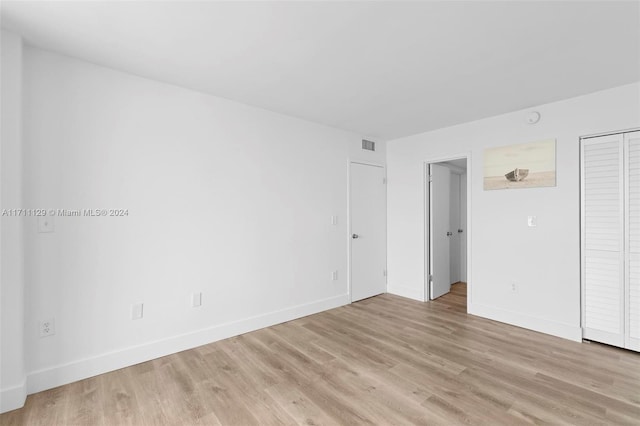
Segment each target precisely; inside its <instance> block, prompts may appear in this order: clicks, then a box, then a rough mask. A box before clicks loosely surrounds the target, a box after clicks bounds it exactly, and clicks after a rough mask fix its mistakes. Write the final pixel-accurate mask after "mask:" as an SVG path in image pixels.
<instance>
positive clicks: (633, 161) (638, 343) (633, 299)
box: [624, 131, 640, 351]
mask: <svg viewBox="0 0 640 426" xmlns="http://www.w3.org/2000/svg"><path fill="white" fill-rule="evenodd" d="M624 148H625V183H626V185H625V186H626V190H625V205H626V218H625V229H626V230H627V231H626V232H625V233H626V235H627V238H626V241H625V265H626V267H625V274H626V276H625V283H626V287H625V291H626V306H625V307H626V336H625V347H627V348H629V349H633V350H636V351H640V131H637V132H630V133H626V134H625V135H624Z"/></svg>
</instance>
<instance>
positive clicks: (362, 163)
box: [349, 160, 385, 169]
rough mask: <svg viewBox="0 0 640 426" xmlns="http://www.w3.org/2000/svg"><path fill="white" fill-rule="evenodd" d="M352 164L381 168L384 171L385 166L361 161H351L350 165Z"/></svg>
mask: <svg viewBox="0 0 640 426" xmlns="http://www.w3.org/2000/svg"><path fill="white" fill-rule="evenodd" d="M351 164H361V165H363V166H373V167H380V168H381V169H384V168H385V166H384V164H380V163H371V162H369V161H361V160H349V165H351Z"/></svg>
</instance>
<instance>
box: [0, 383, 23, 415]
mask: <svg viewBox="0 0 640 426" xmlns="http://www.w3.org/2000/svg"><path fill="white" fill-rule="evenodd" d="M26 399H27V382H26V381H23V382H22V383H21V384H19V385H17V386H13V387H10V388H6V389H2V390H0V413H6V412H7V411H12V410H17V409H18V408H20V407H22V406H24V402H25V400H26Z"/></svg>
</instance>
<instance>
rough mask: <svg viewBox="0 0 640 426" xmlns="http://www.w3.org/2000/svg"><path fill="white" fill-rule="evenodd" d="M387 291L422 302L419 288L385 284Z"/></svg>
mask: <svg viewBox="0 0 640 426" xmlns="http://www.w3.org/2000/svg"><path fill="white" fill-rule="evenodd" d="M387 293H391V294H395V295H396V296H402V297H406V298H408V299H413V300H417V301H418V302H424V299H423V294H422V289H421V288H413V287H405V286H403V285H394V284H387Z"/></svg>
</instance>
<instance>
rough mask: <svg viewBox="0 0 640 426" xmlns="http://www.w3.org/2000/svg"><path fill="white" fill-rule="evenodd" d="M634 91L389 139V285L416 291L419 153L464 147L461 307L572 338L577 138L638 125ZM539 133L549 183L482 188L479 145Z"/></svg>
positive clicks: (576, 287)
mask: <svg viewBox="0 0 640 426" xmlns="http://www.w3.org/2000/svg"><path fill="white" fill-rule="evenodd" d="M639 94H640V85H639V84H632V85H627V86H622V87H618V88H614V89H611V90H606V91H602V92H597V93H593V94H590V95H587V96H581V97H577V98H573V99H569V100H566V101H562V102H556V103H552V104H547V105H541V106H538V107H535V108H532V109H535V110H537V111H539V112H540V113H541V114H542V119H541V120H540V122H539V123H538V124H536V125H527V124H525V123H524V121H523V118H524V111H520V112H514V113H510V114H505V115H501V116H497V117H493V118H488V119H485V120H480V121H476V122H472V123H467V124H462V125H458V126H455V127H449V128H445V129H441V130H437V131H433V132H427V133H423V134H419V135H415V136H411V137H406V138H402V139H398V140H395V141H391V142H389V143H388V145H387V168H388V172H387V173H388V188H387V190H388V240H387V241H388V268H389V271H388V283H389V284H388V289H389V291H390V292H394V293H397V294H400V295H404V296H407V297H413V298H415V299H418V300H420V298H421V297H422V294H423V285H424V260H423V259H424V258H425V253H424V251H425V249H424V223H423V220H424V210H423V209H424V195H423V190H424V188H423V163H424V161H426V160H430V159H434V158H438V157H446V156H449V155H450V154H459V153H470V155H471V159H470V160H471V161H470V162H469V163H468V173H470V174H471V186H470V187H469V188H468V190H469V191H470V192H471V205H470V209H471V210H470V212H471V215H472V217H471V228H470V229H469V232H470V235H469V237H470V244H471V253H472V257H471V259H470V261H471V269H470V270H469V271H468V274H469V276H468V281H469V289H470V296H469V300H470V304H469V307H468V309H469V312H470V313H472V314H476V315H480V316H484V317H487V318H493V319H496V320H499V321H504V322H507V323H511V324H515V325H519V326H523V327H527V328H531V329H534V330H538V331H542V332H546V333H550V334H555V335H558V336H563V337H567V338H571V339H575V340H578V339H580V336H581V331H580V256H579V250H580V241H579V235H580V234H579V232H580V228H579V208H580V204H579V142H578V140H579V137H580V136H581V135H587V134H593V133H597V132H605V131H613V130H620V129H627V128H632V127H638V126H640V100H639V99H640V97H639ZM547 138H555V139H557V147H556V149H557V186H556V187H554V188H535V189H522V190H502V191H483V189H482V172H483V171H482V164H483V163H482V162H483V150H484V149H485V148H488V147H495V146H502V145H509V144H514V143H521V142H532V141H537V140H541V139H547ZM527 215H536V216H537V217H538V227H537V228H528V227H527ZM514 247H515V248H514ZM512 283H516V291H512V290H511V284H512Z"/></svg>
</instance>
